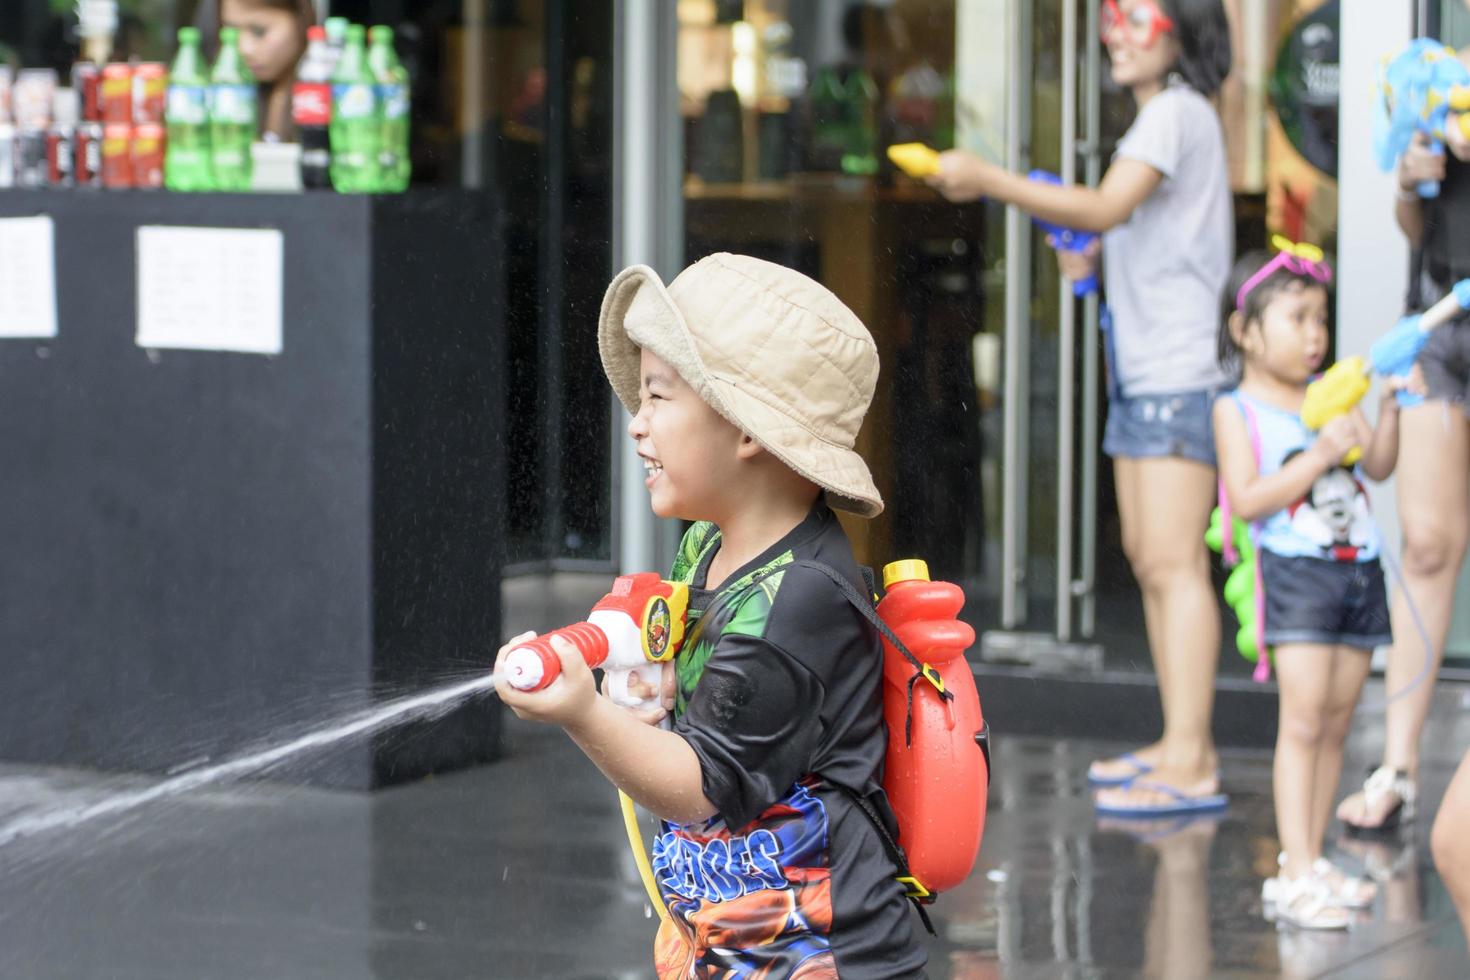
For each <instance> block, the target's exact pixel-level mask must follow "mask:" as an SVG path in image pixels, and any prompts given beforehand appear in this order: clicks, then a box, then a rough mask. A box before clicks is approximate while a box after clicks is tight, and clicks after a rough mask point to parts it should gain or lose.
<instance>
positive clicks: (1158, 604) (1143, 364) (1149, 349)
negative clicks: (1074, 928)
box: [929, 0, 1234, 817]
mask: <svg viewBox="0 0 1470 980" xmlns="http://www.w3.org/2000/svg"><path fill="white" fill-rule="evenodd" d="M1102 6H1103V18H1102V25H1101V29H1102V39H1103V42H1104V44H1106V45H1107V49H1108V55H1109V60H1110V62H1111V64H1110V71H1111V74H1112V79H1113V81H1114V82H1115V83H1117V84H1118V85H1120V86H1124V87H1126V88H1128V89H1130V90H1131V91H1132V93H1133V98H1134V101H1135V102H1136V103H1137V105H1138V116H1137V118H1136V120H1135V121H1134V123H1133V125H1132V127H1130V129H1129V130H1128V133H1127V134H1126V135H1125V136H1124V137H1123V139H1122V141H1121V142H1120V143H1119V144H1118V150H1117V153H1116V154H1115V156H1114V159H1113V162H1112V165H1111V166H1110V167H1109V168H1108V171H1107V173H1106V174H1105V175H1104V176H1103V179H1102V182H1101V184H1100V185H1099V186H1097V187H1096V188H1091V187H1081V186H1071V187H1059V186H1055V185H1052V184H1046V183H1042V182H1039V181H1033V180H1029V179H1027V178H1026V177H1022V176H1020V175H1017V174H1013V173H1010V172H1009V171H1007V170H1005V169H1004V168H1002V167H999V166H996V165H995V164H992V163H990V162H988V161H986V160H984V159H982V158H980V157H978V156H975V155H973V154H970V153H965V152H963V151H959V150H950V151H948V152H946V153H943V154H941V155H940V161H939V173H938V175H937V176H935V177H932V178H931V179H930V181H929V182H930V184H931V185H933V186H934V187H935V188H936V189H938V190H939V191H940V192H941V193H942V194H944V195H945V196H946V197H948V198H949V199H950V200H954V201H968V200H974V199H976V198H980V197H989V198H992V199H994V200H997V201H1001V202H1004V203H1006V204H1012V205H1015V206H1017V207H1019V208H1021V209H1023V210H1025V211H1027V212H1029V213H1031V214H1032V215H1034V216H1036V217H1038V218H1040V219H1042V220H1044V221H1048V222H1050V223H1052V224H1055V225H1060V226H1063V227H1067V228H1073V229H1078V230H1082V231H1091V232H1098V233H1101V234H1102V244H1101V248H1100V249H1099V248H1097V247H1096V246H1094V247H1093V248H1092V249H1091V250H1090V251H1088V252H1086V253H1065V252H1062V253H1058V258H1059V261H1060V262H1061V266H1062V272H1063V274H1064V275H1066V276H1067V277H1068V278H1071V279H1073V280H1074V281H1077V280H1081V279H1084V278H1086V277H1087V276H1090V275H1091V274H1092V273H1093V270H1094V268H1095V267H1096V264H1097V262H1098V258H1099V252H1102V253H1105V254H1106V256H1107V263H1106V265H1105V268H1104V273H1105V286H1106V289H1107V298H1108V304H1109V307H1110V308H1111V310H1112V314H1113V316H1112V321H1113V322H1112V328H1111V330H1109V331H1108V332H1107V336H1108V337H1109V339H1110V341H1111V343H1110V344H1109V347H1110V356H1109V361H1110V365H1109V372H1110V384H1109V411H1108V422H1107V431H1106V434H1105V436H1104V439H1103V449H1104V451H1105V452H1107V453H1108V454H1109V455H1110V456H1112V457H1113V466H1114V472H1115V476H1116V483H1117V494H1118V510H1119V517H1120V518H1121V523H1122V530H1123V548H1124V550H1125V551H1126V552H1127V554H1128V559H1129V562H1130V564H1131V565H1132V568H1133V573H1134V575H1135V576H1136V577H1137V578H1138V582H1139V585H1140V586H1141V587H1142V590H1143V603H1144V621H1145V624H1146V626H1147V631H1148V638H1149V646H1150V649H1151V652H1152V654H1153V660H1154V666H1155V670H1156V672H1157V675H1158V680H1159V694H1160V698H1161V700H1162V702H1163V709H1164V710H1163V713H1164V733H1163V737H1162V738H1161V739H1160V740H1159V741H1157V742H1155V743H1154V744H1152V745H1149V746H1147V747H1145V748H1142V749H1139V750H1137V751H1135V752H1131V753H1128V754H1126V755H1123V756H1120V757H1119V758H1117V759H1109V760H1100V761H1098V762H1096V763H1094V764H1093V766H1092V768H1091V769H1090V770H1089V772H1088V777H1089V779H1090V780H1091V781H1092V783H1093V784H1094V785H1096V786H1098V787H1100V789H1099V792H1098V797H1097V803H1098V808H1099V810H1102V811H1105V812H1108V813H1110V814H1115V815H1123V816H1127V817H1161V816H1173V815H1177V814H1185V813H1195V812H1203V811H1208V810H1218V809H1220V808H1222V807H1223V806H1224V805H1225V802H1226V800H1225V797H1224V796H1223V795H1221V793H1220V787H1219V774H1218V772H1217V769H1216V767H1217V764H1218V760H1217V757H1216V754H1215V746H1214V742H1213V740H1212V738H1211V735H1210V714H1211V710H1212V707H1213V700H1214V682H1215V666H1216V660H1217V657H1218V655H1219V647H1220V630H1219V622H1220V621H1219V612H1218V607H1217V600H1216V597H1215V594H1214V591H1213V589H1212V587H1211V584H1210V576H1209V561H1208V555H1207V553H1206V550H1205V545H1204V533H1205V527H1206V525H1207V523H1208V521H1209V514H1210V510H1211V508H1212V507H1213V504H1214V499H1215V452H1214V441H1213V435H1212V432H1211V421H1210V406H1211V404H1212V403H1213V402H1214V398H1215V394H1216V392H1217V391H1218V389H1219V388H1220V387H1222V386H1223V384H1224V382H1225V378H1224V375H1223V373H1222V372H1221V370H1220V368H1219V365H1218V364H1217V363H1216V362H1215V357H1214V349H1215V327H1216V316H1217V308H1218V302H1219V296H1220V290H1221V288H1222V287H1223V286H1224V285H1225V278H1226V276H1227V275H1228V274H1229V271H1230V261H1231V254H1232V252H1233V250H1234V222H1233V216H1232V208H1231V200H1230V187H1229V182H1228V177H1227V172H1226V166H1225V142H1224V136H1223V134H1222V132H1221V127H1220V118H1219V115H1218V114H1217V113H1216V111H1215V108H1214V106H1213V105H1212V103H1211V102H1210V99H1211V98H1212V97H1213V96H1214V95H1215V93H1216V92H1217V91H1218V90H1219V88H1220V85H1221V83H1222V82H1223V81H1224V79H1225V76H1226V74H1228V72H1229V70H1230V28H1229V24H1228V22H1227V21H1226V17H1225V9H1224V7H1223V5H1222V4H1221V3H1220V0H1104V2H1103V5H1102Z"/></svg>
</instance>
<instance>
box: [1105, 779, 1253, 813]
mask: <svg viewBox="0 0 1470 980" xmlns="http://www.w3.org/2000/svg"><path fill="white" fill-rule="evenodd" d="M1129 785H1130V787H1131V788H1133V789H1144V790H1150V791H1152V792H1155V793H1161V794H1163V795H1164V796H1167V797H1169V802H1167V803H1152V804H1149V805H1147V806H1113V805H1111V804H1108V803H1103V802H1102V801H1101V800H1094V801H1093V806H1094V807H1095V808H1096V810H1097V812H1098V813H1100V814H1103V815H1105V816H1110V817H1143V818H1154V817H1177V816H1181V815H1183V814H1186V813H1215V812H1217V811H1219V810H1223V809H1225V808H1226V807H1227V806H1229V805H1230V797H1228V796H1226V795H1225V794H1224V793H1209V794H1206V795H1204V796H1190V795H1188V794H1187V793H1184V792H1182V791H1180V790H1178V789H1175V788H1174V787H1173V786H1167V785H1165V784H1164V783H1155V782H1151V781H1149V780H1146V779H1144V780H1134V781H1133V782H1132V783H1131V784H1129Z"/></svg>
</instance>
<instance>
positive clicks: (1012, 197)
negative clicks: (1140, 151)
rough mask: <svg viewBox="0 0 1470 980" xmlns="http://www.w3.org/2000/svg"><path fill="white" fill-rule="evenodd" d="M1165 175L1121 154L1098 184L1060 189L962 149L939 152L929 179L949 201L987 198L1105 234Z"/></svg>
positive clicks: (1125, 219) (1038, 215)
mask: <svg viewBox="0 0 1470 980" xmlns="http://www.w3.org/2000/svg"><path fill="white" fill-rule="evenodd" d="M1163 179H1164V175H1163V174H1162V173H1160V172H1159V171H1157V170H1155V169H1154V168H1153V167H1151V166H1149V165H1148V164H1146V163H1142V162H1140V161H1138V160H1133V159H1129V158H1126V157H1125V158H1123V159H1120V160H1117V161H1115V162H1114V163H1113V165H1112V166H1111V167H1109V168H1108V172H1107V173H1106V174H1104V175H1103V179H1102V183H1101V184H1099V185H1098V186H1097V187H1083V186H1080V185H1077V184H1072V185H1068V186H1064V187H1058V186H1057V185H1055V184H1043V183H1041V182H1040V181H1035V180H1031V179H1029V178H1027V177H1022V176H1020V175H1019V174H1013V173H1011V172H1010V171H1009V170H1006V169H1005V168H1004V167H999V166H996V165H995V164H993V163H991V162H990V161H988V160H986V159H984V158H983V157H979V156H976V155H975V154H973V153H966V152H965V151H964V150H946V151H945V152H943V153H941V154H940V155H939V173H938V174H936V175H935V176H933V177H930V178H929V180H928V183H929V185H930V186H931V187H933V188H935V189H936V190H938V191H939V193H941V194H943V195H944V196H945V197H946V198H948V199H949V200H951V201H973V200H976V199H978V198H981V197H989V198H993V199H994V200H997V201H1000V202H1001V203H1003V204H1014V205H1015V206H1016V207H1018V208H1020V209H1021V210H1022V211H1025V212H1027V213H1028V214H1032V215H1035V216H1036V217H1038V218H1040V219H1041V220H1043V221H1050V222H1051V223H1052V224H1056V225H1061V226H1062V227H1064V228H1074V229H1076V230H1078V231H1093V232H1105V231H1108V230H1110V229H1112V228H1114V227H1116V226H1117V225H1120V224H1122V223H1123V222H1125V221H1127V220H1128V217H1129V216H1130V215H1131V214H1133V211H1134V209H1135V208H1137V207H1138V206H1139V205H1140V204H1142V203H1143V202H1144V201H1145V200H1147V198H1148V196H1149V195H1150V194H1152V193H1153V192H1154V190H1155V189H1156V188H1157V187H1158V186H1159V184H1160V183H1161V182H1162V181H1163Z"/></svg>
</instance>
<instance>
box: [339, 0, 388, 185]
mask: <svg viewBox="0 0 1470 980" xmlns="http://www.w3.org/2000/svg"><path fill="white" fill-rule="evenodd" d="M363 37H364V31H363V27H362V25H361V24H353V25H351V26H350V27H348V28H347V46H346V47H345V48H343V49H342V60H341V61H340V62H338V64H337V72H336V74H334V75H333V76H332V124H331V136H332V186H333V187H335V188H337V190H339V191H344V192H346V193H356V194H366V193H372V192H373V191H376V190H378V189H379V180H380V178H379V173H380V171H381V167H380V166H379V162H378V155H379V154H380V153H381V152H382V146H383V124H382V112H381V111H380V109H379V106H378V91H377V79H376V78H374V77H373V71H372V68H370V67H369V66H368V59H367V50H366V48H365V47H364V46H363Z"/></svg>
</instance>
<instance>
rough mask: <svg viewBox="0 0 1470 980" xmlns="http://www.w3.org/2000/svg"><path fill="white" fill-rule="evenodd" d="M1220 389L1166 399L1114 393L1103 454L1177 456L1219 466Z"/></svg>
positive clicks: (1116, 456) (1164, 396) (1172, 394)
mask: <svg viewBox="0 0 1470 980" xmlns="http://www.w3.org/2000/svg"><path fill="white" fill-rule="evenodd" d="M1218 394H1219V392H1218V391H1217V390H1216V389H1214V388H1206V389H1201V390H1197V391H1174V392H1169V393H1167V394H1160V395H1123V394H1118V395H1114V396H1113V398H1112V399H1111V400H1110V401H1109V402H1108V424H1107V427H1106V429H1105V430H1104V432H1103V452H1105V453H1107V454H1108V455H1109V456H1111V457H1113V458H1114V459H1149V458H1152V457H1158V456H1176V457H1179V458H1181V459H1190V460H1194V461H1195V462H1197V463H1204V464H1205V465H1206V466H1214V465H1215V424H1214V416H1213V412H1214V407H1215V398H1216V396H1217V395H1218Z"/></svg>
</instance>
